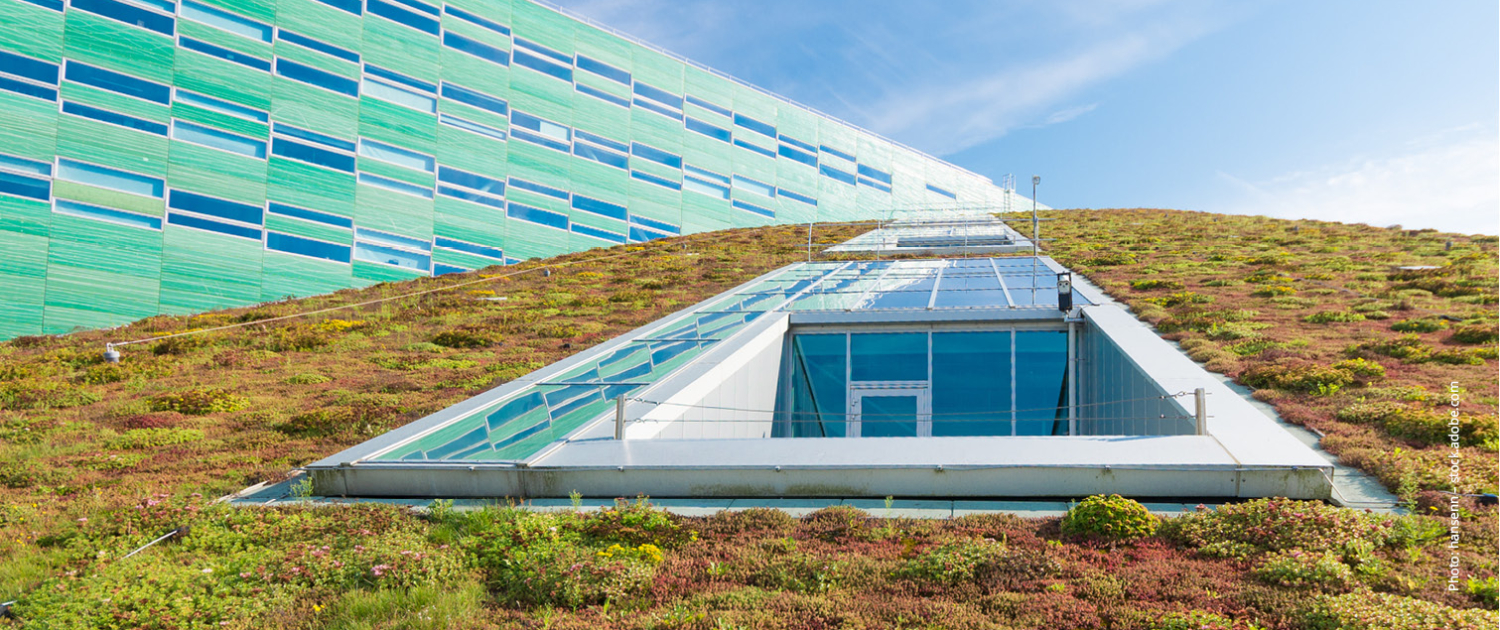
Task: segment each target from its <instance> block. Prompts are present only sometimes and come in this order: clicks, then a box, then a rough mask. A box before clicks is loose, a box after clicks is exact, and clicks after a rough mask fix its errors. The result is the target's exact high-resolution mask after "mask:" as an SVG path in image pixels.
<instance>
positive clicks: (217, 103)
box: [176, 88, 271, 122]
mask: <svg viewBox="0 0 1500 630" xmlns="http://www.w3.org/2000/svg"><path fill="white" fill-rule="evenodd" d="M176 102H178V103H183V104H186V105H192V106H194V107H202V108H203V109H208V110H213V111H216V112H219V113H221V114H228V115H230V116H234V117H236V118H244V119H246V120H254V121H257V122H267V121H269V120H271V115H270V114H268V113H266V112H263V111H260V110H258V109H253V108H250V107H245V106H244V105H240V104H238V103H231V102H229V101H223V100H219V99H216V98H212V97H208V96H204V95H202V94H194V93H192V92H189V91H187V90H184V89H182V88H178V89H177V98H176Z"/></svg>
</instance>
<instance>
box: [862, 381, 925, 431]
mask: <svg viewBox="0 0 1500 630" xmlns="http://www.w3.org/2000/svg"><path fill="white" fill-rule="evenodd" d="M859 425H860V426H859V435H860V437H916V436H917V397H916V396H885V395H877V394H876V393H875V392H865V393H864V395H863V396H861V397H860V399H859Z"/></svg>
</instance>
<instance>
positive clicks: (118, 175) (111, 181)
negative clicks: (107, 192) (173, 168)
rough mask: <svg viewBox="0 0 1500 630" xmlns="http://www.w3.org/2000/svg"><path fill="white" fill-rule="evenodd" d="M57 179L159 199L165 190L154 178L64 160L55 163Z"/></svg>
mask: <svg viewBox="0 0 1500 630" xmlns="http://www.w3.org/2000/svg"><path fill="white" fill-rule="evenodd" d="M57 178H58V179H66V180H68V181H73V182H78V183H80V184H88V185H90V186H99V187H101V188H109V189H111V190H118V191H120V192H127V193H130V194H133V195H144V196H147V197H157V198H160V197H161V196H162V193H163V191H164V189H165V185H164V182H162V180H160V179H157V178H155V177H147V176H145V175H138V174H136V173H131V172H129V171H119V170H115V169H112V168H105V167H103V166H95V165H93V164H85V163H83V162H75V161H73V160H69V159H66V158H64V159H62V160H59V161H58V163H57Z"/></svg>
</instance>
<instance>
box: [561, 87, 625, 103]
mask: <svg viewBox="0 0 1500 630" xmlns="http://www.w3.org/2000/svg"><path fill="white" fill-rule="evenodd" d="M573 89H575V90H578V91H579V92H582V93H584V94H587V95H589V96H592V97H594V98H597V99H599V100H602V101H604V102H606V103H612V104H615V105H619V106H620V107H630V101H627V100H625V99H623V98H620V97H618V96H615V95H613V94H610V93H609V92H605V91H604V90H600V89H598V88H592V87H589V86H587V85H584V84H582V83H579V84H577V85H574V86H573Z"/></svg>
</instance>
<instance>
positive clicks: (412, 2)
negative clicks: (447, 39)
mask: <svg viewBox="0 0 1500 630" xmlns="http://www.w3.org/2000/svg"><path fill="white" fill-rule="evenodd" d="M396 2H400V3H401V4H404V5H406V6H409V7H411V8H413V9H416V10H418V11H421V12H423V13H427V14H431V15H438V14H439V11H438V8H437V7H435V6H432V5H430V4H427V3H425V2H420V1H419V0H396Z"/></svg>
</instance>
